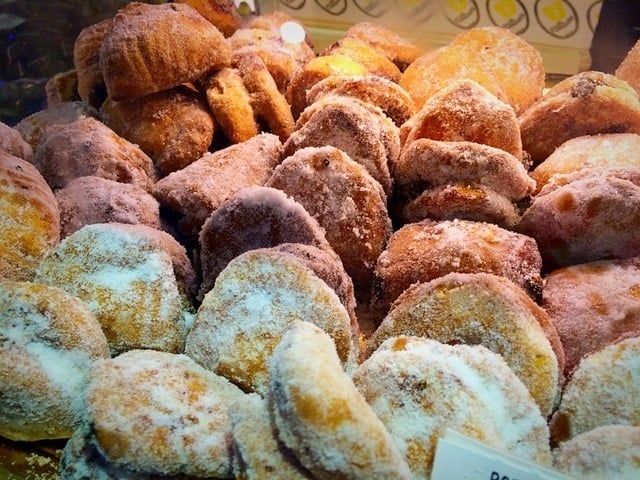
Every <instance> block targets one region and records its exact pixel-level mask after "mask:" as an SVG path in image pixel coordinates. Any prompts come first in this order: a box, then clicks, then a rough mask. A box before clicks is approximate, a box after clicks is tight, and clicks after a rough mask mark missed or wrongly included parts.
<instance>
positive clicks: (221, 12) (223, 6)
mask: <svg viewBox="0 0 640 480" xmlns="http://www.w3.org/2000/svg"><path fill="white" fill-rule="evenodd" d="M175 2H176V3H186V4H187V5H189V6H191V7H193V8H195V9H196V10H197V11H198V12H199V13H200V15H202V16H203V17H204V18H206V19H207V20H209V21H210V22H211V23H213V25H214V26H215V27H216V28H217V29H218V30H220V33H222V34H223V35H224V36H225V37H230V36H231V35H233V33H234V32H235V31H236V30H238V29H239V28H240V27H242V23H243V20H242V17H241V16H240V13H239V12H238V9H237V8H236V4H235V2H233V0H215V2H212V1H210V0H175Z"/></svg>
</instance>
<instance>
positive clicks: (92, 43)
mask: <svg viewBox="0 0 640 480" xmlns="http://www.w3.org/2000/svg"><path fill="white" fill-rule="evenodd" d="M112 23H113V18H111V17H110V18H106V19H104V20H102V21H100V22H97V23H94V24H92V25H88V26H86V27H85V28H83V29H82V30H81V31H80V33H79V34H78V36H77V37H76V39H75V41H74V43H73V66H74V68H75V72H76V77H77V82H78V86H77V92H78V96H79V97H80V99H81V100H82V101H83V102H86V103H87V104H88V105H91V106H92V107H94V108H100V105H102V102H104V101H105V100H106V99H107V87H106V85H105V84H104V78H103V76H102V69H101V68H100V46H101V45H102V41H103V40H104V38H105V37H106V36H107V33H108V32H109V30H110V29H111V25H112Z"/></svg>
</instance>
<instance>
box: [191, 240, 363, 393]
mask: <svg viewBox="0 0 640 480" xmlns="http://www.w3.org/2000/svg"><path fill="white" fill-rule="evenodd" d="M298 320H299V321H304V322H309V323H313V324H314V325H317V326H318V327H319V328H321V329H322V330H323V331H325V332H327V335H328V336H329V337H330V338H331V339H332V343H334V344H335V348H336V350H337V352H338V354H337V355H338V357H339V359H340V365H341V368H344V369H345V370H347V371H349V372H352V371H353V370H354V369H355V366H356V362H357V357H358V345H357V344H356V343H355V342H354V335H353V332H352V329H351V320H350V318H349V314H348V313H347V311H346V309H345V307H344V306H343V305H342V303H341V302H340V299H339V298H338V296H337V295H336V293H335V291H334V290H333V289H332V288H331V287H329V285H327V284H326V283H325V282H324V280H322V279H320V278H319V277H318V276H317V275H316V274H315V273H314V272H313V270H311V269H310V268H308V267H307V266H305V265H303V264H301V263H300V262H299V261H297V260H295V259H292V258H291V256H290V255H287V254H283V253H281V252H277V251H274V250H271V249H255V250H251V251H247V252H245V253H242V254H240V255H239V256H237V257H236V258H234V259H233V260H231V261H230V262H229V263H228V264H227V266H226V267H225V269H224V270H222V272H220V275H218V278H217V280H216V283H215V285H214V287H213V289H212V290H210V291H209V292H208V293H207V295H205V297H204V299H203V301H202V304H201V305H200V308H199V309H198V312H197V314H196V318H195V322H194V325H193V328H192V329H191V331H190V332H189V335H188V336H187V342H186V347H185V353H186V354H187V355H189V356H191V357H192V358H193V359H194V360H196V361H197V362H198V363H199V364H201V365H203V366H204V367H206V368H208V369H210V370H212V371H214V372H216V373H218V374H219V375H222V376H224V377H226V378H228V379H229V380H231V381H232V382H233V383H235V384H236V385H238V386H240V388H242V389H243V390H245V391H248V392H257V393H259V394H261V395H265V394H266V393H267V390H268V383H269V365H270V364H271V363H272V360H271V358H272V355H273V351H274V349H275V348H276V346H277V345H278V343H279V342H280V339H281V338H282V336H283V335H284V334H285V332H286V331H288V330H289V329H290V328H291V326H292V324H293V323H294V322H295V321H298Z"/></svg>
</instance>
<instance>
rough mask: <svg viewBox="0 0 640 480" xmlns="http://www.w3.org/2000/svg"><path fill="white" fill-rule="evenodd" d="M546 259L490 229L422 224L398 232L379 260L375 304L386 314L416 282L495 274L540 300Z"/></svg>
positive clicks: (521, 238)
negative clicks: (451, 276) (452, 274)
mask: <svg viewBox="0 0 640 480" xmlns="http://www.w3.org/2000/svg"><path fill="white" fill-rule="evenodd" d="M541 269H542V258H541V256H540V252H539V251H538V247H537V245H536V242H535V240H534V239H533V238H531V237H528V236H526V235H522V234H520V233H516V232H513V231H511V230H507V229H505V228H503V227H499V226H497V225H494V224H491V223H483V222H474V221H470V220H445V221H434V220H423V221H420V222H417V223H412V224H407V225H405V226H403V227H402V228H400V229H398V230H396V231H395V232H394V234H393V236H392V237H391V238H390V239H389V242H388V243H387V245H386V247H385V250H384V251H383V252H382V253H381V255H380V257H379V258H378V259H377V263H376V268H375V275H376V281H375V289H374V292H373V295H372V301H373V302H374V303H375V304H376V305H378V308H380V309H383V310H386V309H388V308H389V306H390V305H391V304H392V303H393V302H394V301H395V300H396V298H398V296H400V294H401V293H402V292H403V291H404V290H406V289H407V288H409V286H410V285H411V284H413V283H416V282H428V281H430V280H433V279H435V278H437V277H442V276H444V275H446V274H447V273H451V272H459V273H478V272H484V273H492V274H495V275H501V276H503V277H506V278H508V279H509V280H511V281H512V282H513V283H515V284H516V285H518V286H519V287H520V288H522V289H523V290H524V291H525V292H526V293H527V294H528V295H529V296H530V297H531V298H532V299H534V300H537V299H538V297H539V295H540V293H541V292H542V285H543V284H542V276H541V273H540V272H541Z"/></svg>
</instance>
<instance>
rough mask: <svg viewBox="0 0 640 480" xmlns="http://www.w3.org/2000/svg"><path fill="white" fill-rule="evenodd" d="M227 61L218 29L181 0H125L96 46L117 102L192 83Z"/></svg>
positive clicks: (107, 84) (225, 47)
mask: <svg viewBox="0 0 640 480" xmlns="http://www.w3.org/2000/svg"><path fill="white" fill-rule="evenodd" d="M168 32H170V34H169V33H168ZM230 62H231V51H230V48H229V45H228V44H227V42H226V41H225V38H224V36H223V35H222V33H220V31H219V30H218V29H217V28H216V27H215V26H213V24H212V23H211V22H209V21H207V20H206V19H205V18H204V17H203V16H202V15H200V14H199V13H198V12H197V10H195V9H194V8H192V7H190V6H188V5H185V4H182V3H166V4H159V5H151V4H145V3H139V2H132V3H130V4H129V5H127V6H126V7H124V8H122V9H120V10H119V11H118V13H116V15H115V17H114V18H113V24H112V26H111V28H110V29H109V32H108V33H107V35H106V36H105V38H104V40H103V41H102V45H101V46H100V68H101V70H102V76H103V78H104V81H105V85H106V87H107V93H108V95H109V96H110V97H111V98H112V99H113V100H116V101H121V100H130V99H133V98H138V97H141V96H144V95H148V94H150V93H155V92H159V91H162V90H168V89H170V88H173V87H176V86H178V85H180V84H182V83H189V82H193V81H195V80H197V79H199V78H200V77H202V76H204V75H205V74H208V73H212V72H213V71H215V70H219V69H220V68H222V67H225V66H228V65H229V63H230Z"/></svg>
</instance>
